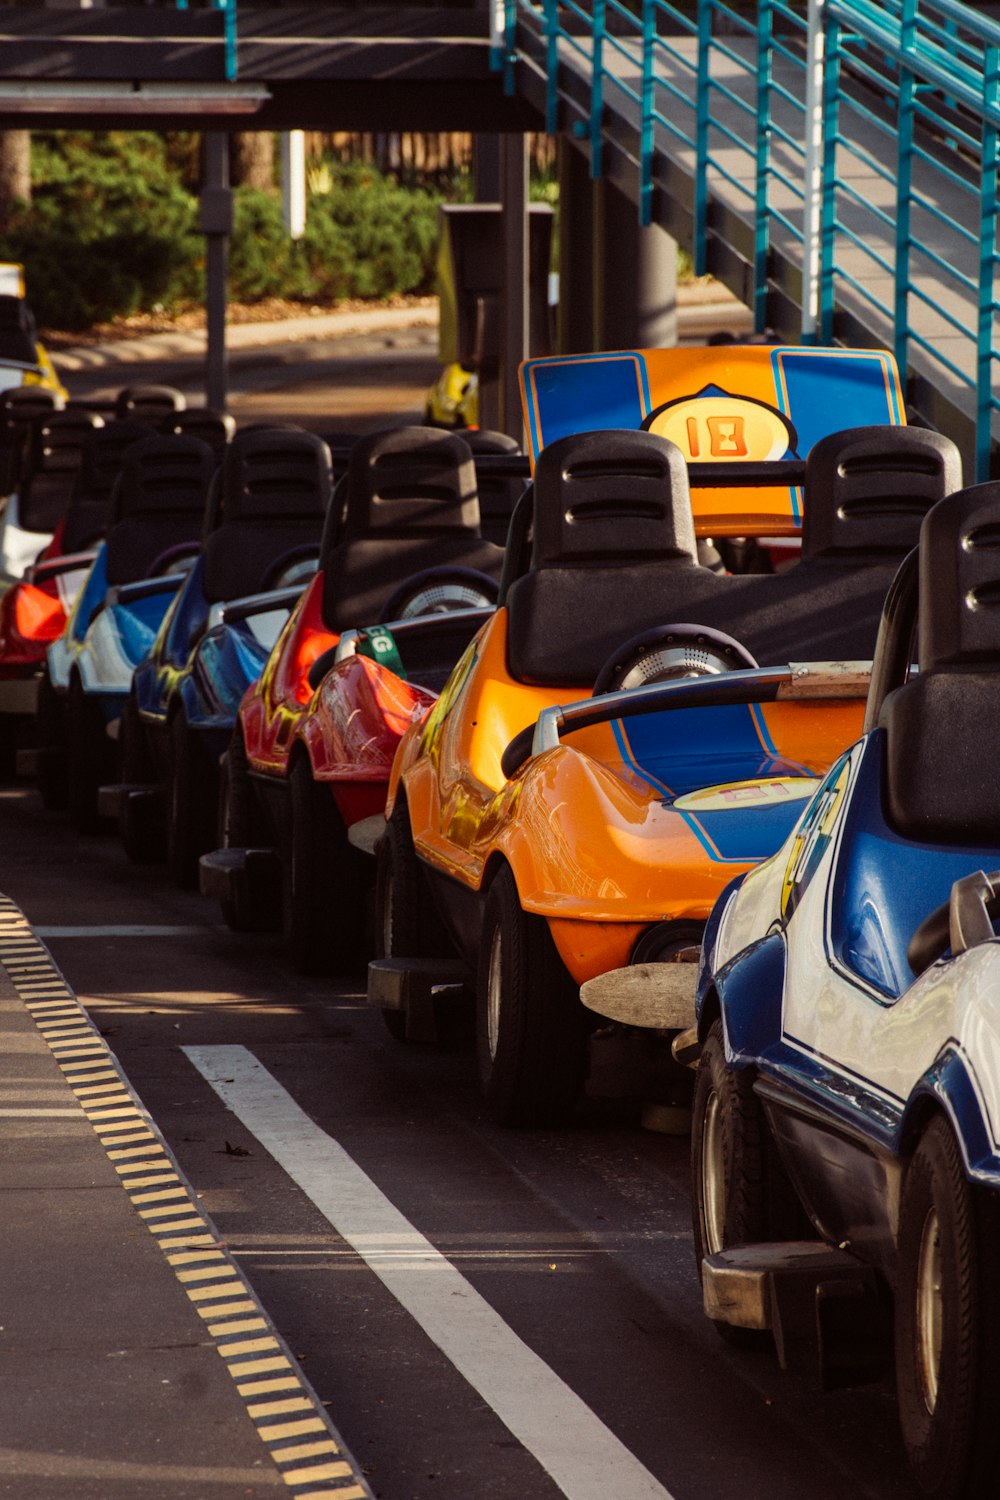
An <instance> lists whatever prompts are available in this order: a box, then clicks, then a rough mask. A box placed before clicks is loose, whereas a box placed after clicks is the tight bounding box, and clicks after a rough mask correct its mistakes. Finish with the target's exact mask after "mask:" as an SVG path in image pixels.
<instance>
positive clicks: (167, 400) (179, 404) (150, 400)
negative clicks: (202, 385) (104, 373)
mask: <svg viewBox="0 0 1000 1500" xmlns="http://www.w3.org/2000/svg"><path fill="white" fill-rule="evenodd" d="M185 406H187V397H186V396H185V395H184V394H183V392H181V391H175V390H174V388H173V386H172V385H127V386H126V387H125V389H124V390H123V391H119V392H118V395H117V396H116V398H115V416H116V417H152V418H153V420H154V421H155V419H156V418H157V417H165V416H168V415H169V413H170V412H172V411H183V410H184V408H185Z"/></svg>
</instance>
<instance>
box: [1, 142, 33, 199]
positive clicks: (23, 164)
mask: <svg viewBox="0 0 1000 1500" xmlns="http://www.w3.org/2000/svg"><path fill="white" fill-rule="evenodd" d="M18 199H21V200H22V201H23V202H25V203H30V202H31V132H30V131H28V130H0V214H6V213H9V211H10V210H11V209H12V208H13V206H14V204H15V202H16V201H17V200H18Z"/></svg>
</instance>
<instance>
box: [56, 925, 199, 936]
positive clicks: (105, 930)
mask: <svg viewBox="0 0 1000 1500" xmlns="http://www.w3.org/2000/svg"><path fill="white" fill-rule="evenodd" d="M212 930H213V929H212V928H211V927H143V926H135V927H127V926H120V927H36V928H35V931H36V932H37V934H38V936H39V937H40V938H103V937H129V938H148V937H198V936H201V937H204V935H205V934H206V933H208V932H211V931H212Z"/></svg>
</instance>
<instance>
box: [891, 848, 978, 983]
mask: <svg viewBox="0 0 1000 1500" xmlns="http://www.w3.org/2000/svg"><path fill="white" fill-rule="evenodd" d="M998 916H1000V870H993V871H992V872H991V873H990V874H989V875H986V874H984V873H983V871H982V870H976V871H975V873H974V874H972V875H966V876H964V877H963V878H962V879H961V880H956V881H955V884H954V885H953V886H952V888H951V895H950V896H949V897H948V900H947V901H943V902H942V903H941V905H940V906H936V907H935V908H934V910H933V911H932V912H929V913H928V915H927V916H926V917H925V918H924V920H923V921H922V922H921V924H920V926H919V927H918V928H917V929H916V931H915V932H914V934H913V936H912V937H911V938H910V941H909V943H908V945H907V949H906V960H907V963H908V964H909V965H910V968H911V969H912V970H913V972H914V974H922V973H923V972H924V970H925V969H929V968H930V966H931V964H932V963H934V962H936V960H937V959H939V958H940V957H941V955H942V953H945V952H947V950H948V949H949V948H950V949H951V951H952V953H955V954H959V953H964V952H965V950H966V949H967V948H974V947H975V946H976V944H977V943H985V942H988V941H989V939H990V938H992V937H993V936H994V933H993V921H994V918H995V917H998Z"/></svg>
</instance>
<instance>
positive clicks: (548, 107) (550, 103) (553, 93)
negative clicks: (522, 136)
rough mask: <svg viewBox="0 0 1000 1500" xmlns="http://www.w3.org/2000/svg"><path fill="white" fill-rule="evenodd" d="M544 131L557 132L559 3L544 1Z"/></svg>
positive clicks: (551, 0) (554, 0)
mask: <svg viewBox="0 0 1000 1500" xmlns="http://www.w3.org/2000/svg"><path fill="white" fill-rule="evenodd" d="M545 74H546V77H545V129H546V132H547V133H548V134H549V135H557V134H558V132H559V3H558V0H545Z"/></svg>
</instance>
